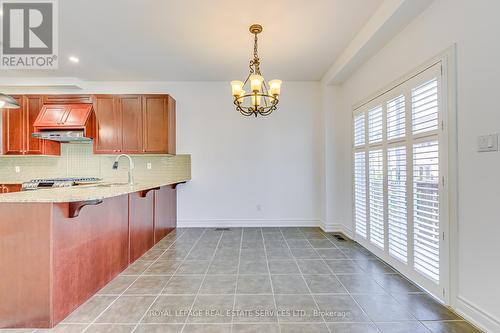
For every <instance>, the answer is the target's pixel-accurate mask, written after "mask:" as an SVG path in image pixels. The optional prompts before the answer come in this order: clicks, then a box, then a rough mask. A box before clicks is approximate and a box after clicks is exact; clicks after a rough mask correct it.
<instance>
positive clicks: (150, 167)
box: [146, 162, 152, 170]
mask: <svg viewBox="0 0 500 333" xmlns="http://www.w3.org/2000/svg"><path fill="white" fill-rule="evenodd" d="M146 168H147V169H148V170H151V169H152V165H151V162H148V163H147V164H146Z"/></svg>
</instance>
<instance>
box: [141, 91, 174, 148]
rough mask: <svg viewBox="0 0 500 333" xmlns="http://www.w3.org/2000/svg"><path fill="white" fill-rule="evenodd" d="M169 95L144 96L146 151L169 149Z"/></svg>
mask: <svg viewBox="0 0 500 333" xmlns="http://www.w3.org/2000/svg"><path fill="white" fill-rule="evenodd" d="M167 103H168V98H167V96H155V95H148V96H144V101H143V112H142V114H143V118H144V152H146V153H162V152H166V151H168V136H167V135H168V112H167Z"/></svg>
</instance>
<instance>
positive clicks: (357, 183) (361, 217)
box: [354, 151, 366, 238]
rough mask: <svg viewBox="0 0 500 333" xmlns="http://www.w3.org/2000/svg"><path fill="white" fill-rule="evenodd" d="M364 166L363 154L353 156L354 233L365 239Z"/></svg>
mask: <svg viewBox="0 0 500 333" xmlns="http://www.w3.org/2000/svg"><path fill="white" fill-rule="evenodd" d="M365 168H366V164H365V152H364V151H361V152H356V153H355V154H354V201H355V207H356V208H355V211H354V214H355V219H356V220H355V221H356V233H357V234H358V235H360V236H361V237H363V238H366V171H365Z"/></svg>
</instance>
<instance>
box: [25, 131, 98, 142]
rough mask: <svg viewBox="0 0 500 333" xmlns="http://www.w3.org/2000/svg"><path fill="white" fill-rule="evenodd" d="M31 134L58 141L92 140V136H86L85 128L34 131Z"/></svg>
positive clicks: (35, 136)
mask: <svg viewBox="0 0 500 333" xmlns="http://www.w3.org/2000/svg"><path fill="white" fill-rule="evenodd" d="M31 136H32V137H34V138H38V139H43V140H51V141H58V142H80V143H84V142H92V138H87V137H85V133H84V131H83V130H75V131H68V130H55V131H43V132H35V133H32V134H31Z"/></svg>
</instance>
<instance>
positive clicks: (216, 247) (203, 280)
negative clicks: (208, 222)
mask: <svg viewBox="0 0 500 333" xmlns="http://www.w3.org/2000/svg"><path fill="white" fill-rule="evenodd" d="M207 230H208V229H205V232H206V231H207ZM205 232H204V233H203V234H205ZM222 236H224V231H222V232H221V234H220V236H219V240H218V241H217V245H216V246H215V250H214V254H213V255H212V258H210V261H209V263H208V267H207V270H206V271H205V274H203V278H202V280H201V283H200V286H199V287H198V292H197V293H196V296H195V297H194V300H193V304H191V307H190V308H189V311H188V314H187V316H186V320H184V324H183V325H182V329H181V331H180V332H179V333H182V332H183V331H184V329H185V328H186V325H187V323H188V320H189V317H190V315H191V312H192V311H193V308H194V305H195V304H196V300H197V299H198V296H199V295H200V291H201V287H203V284H204V283H205V278H206V277H207V275H208V274H207V273H208V270H209V269H210V265H212V262H213V261H214V258H215V254H216V253H217V249H218V248H219V244H220V241H221V239H222ZM200 239H201V238H200ZM193 248H194V246H193ZM132 333H133V332H132Z"/></svg>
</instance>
